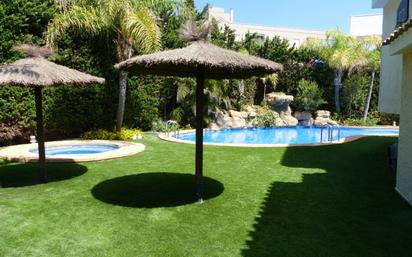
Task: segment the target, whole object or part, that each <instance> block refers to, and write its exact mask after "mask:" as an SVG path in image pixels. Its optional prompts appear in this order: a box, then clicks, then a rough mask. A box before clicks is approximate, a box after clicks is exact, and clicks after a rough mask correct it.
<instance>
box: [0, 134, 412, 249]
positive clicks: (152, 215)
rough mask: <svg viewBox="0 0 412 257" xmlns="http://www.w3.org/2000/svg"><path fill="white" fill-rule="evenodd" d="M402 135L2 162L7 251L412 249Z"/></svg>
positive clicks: (0, 233) (2, 238)
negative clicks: (396, 152) (196, 200)
mask: <svg viewBox="0 0 412 257" xmlns="http://www.w3.org/2000/svg"><path fill="white" fill-rule="evenodd" d="M395 140H396V138H378V137H373V138H365V139H362V140H359V141H356V142H352V143H348V144H343V145H337V146H324V147H305V148H249V149H247V148H227V147H206V148H205V161H204V163H205V176H206V177H207V179H206V186H205V190H206V192H207V195H206V198H207V200H206V201H205V203H204V204H202V205H197V204H191V201H192V196H193V191H194V190H193V182H194V177H193V176H192V174H193V170H194V146H192V145H184V144H176V143H169V142H163V141H160V140H158V139H155V138H148V139H145V140H144V141H143V142H144V144H145V145H146V147H147V148H146V151H144V152H143V153H141V154H138V155H136V156H132V157H126V158H121V159H116V160H109V161H102V162H94V163H84V164H65V165H61V164H60V165H50V166H49V170H50V180H51V181H52V182H50V183H48V184H40V185H33V184H32V182H33V181H35V179H36V166H35V165H22V164H10V163H6V162H1V161H0V179H1V184H2V186H3V188H0V256H7V257H8V256H24V257H27V256H36V257H39V256H53V257H55V256H76V257H78V256H88V257H91V256H116V257H119V256H144V257H149V256H161V257H166V256H176V257H182V256H205V257H212V256H219V257H222V256H250V257H252V256H253V257H255V256H257V257H259V256H271V257H273V256H279V257H288V256H299V257H308V256H309V257H310V256H316V257H320V256H325V257H334V256H342V257H351V256H359V257H379V256H396V257H401V256H408V257H409V256H411V252H412V243H411V242H412V208H411V207H410V206H408V205H407V204H406V203H404V202H403V201H402V200H401V199H400V198H399V197H398V195H397V194H396V193H395V192H394V190H393V187H394V176H393V174H391V172H389V168H388V164H387V162H386V160H387V158H386V147H387V146H388V145H389V144H391V143H392V142H394V141H395Z"/></svg>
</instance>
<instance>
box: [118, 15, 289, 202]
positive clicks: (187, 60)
mask: <svg viewBox="0 0 412 257" xmlns="http://www.w3.org/2000/svg"><path fill="white" fill-rule="evenodd" d="M210 28H211V27H210V25H209V24H205V25H204V26H203V27H202V28H200V29H199V28H197V26H196V24H195V23H194V22H193V21H189V22H187V23H186V24H185V26H184V28H183V30H182V31H181V37H182V38H183V39H186V40H190V41H192V43H191V44H190V45H189V46H187V47H185V48H180V49H174V50H168V51H163V52H158V53H154V54H150V55H142V56H137V57H133V58H131V59H128V60H126V61H124V62H121V63H118V64H116V65H115V68H116V69H122V70H127V71H130V72H132V73H135V74H153V75H163V76H180V77H196V185H197V187H196V190H197V191H196V197H197V201H198V202H202V201H203V200H202V189H203V107H204V100H203V96H204V80H205V79H206V78H207V79H230V78H232V79H244V78H248V77H252V76H263V75H266V74H272V73H275V72H278V71H281V70H282V68H283V66H282V65H281V64H278V63H275V62H272V61H268V60H265V59H261V58H257V57H253V56H249V55H244V54H240V53H237V52H234V51H231V50H227V49H223V48H220V47H217V46H215V45H213V44H210V43H209V42H208V37H209V34H210Z"/></svg>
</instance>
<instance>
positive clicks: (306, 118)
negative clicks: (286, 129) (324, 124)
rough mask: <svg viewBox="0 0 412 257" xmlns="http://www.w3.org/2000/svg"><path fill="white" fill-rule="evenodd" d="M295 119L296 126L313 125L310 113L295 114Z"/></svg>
mask: <svg viewBox="0 0 412 257" xmlns="http://www.w3.org/2000/svg"><path fill="white" fill-rule="evenodd" d="M295 118H296V119H297V120H298V122H299V123H298V125H300V126H306V127H310V126H312V125H313V123H314V119H313V118H312V114H311V113H310V112H305V111H303V112H295Z"/></svg>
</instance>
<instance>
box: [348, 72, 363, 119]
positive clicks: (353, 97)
mask: <svg viewBox="0 0 412 257" xmlns="http://www.w3.org/2000/svg"><path fill="white" fill-rule="evenodd" d="M368 84H369V79H368V77H367V76H366V75H365V74H362V73H358V74H355V75H352V76H350V77H348V78H347V79H346V80H345V81H344V82H343V89H342V100H343V101H342V103H343V108H344V110H345V111H346V113H347V114H348V115H349V116H351V117H352V116H355V115H361V114H362V113H363V108H364V105H365V99H366V95H367V91H368Z"/></svg>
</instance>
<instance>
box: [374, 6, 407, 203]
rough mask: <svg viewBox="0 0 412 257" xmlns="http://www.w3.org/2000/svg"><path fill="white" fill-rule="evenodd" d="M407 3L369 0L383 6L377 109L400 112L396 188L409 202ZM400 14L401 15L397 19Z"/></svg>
mask: <svg viewBox="0 0 412 257" xmlns="http://www.w3.org/2000/svg"><path fill="white" fill-rule="evenodd" d="M408 3H409V0H372V6H373V7H374V8H383V34H382V39H383V46H382V57H381V58H382V65H381V83H380V91H379V110H380V111H381V112H388V113H398V114H400V130H399V146H398V164H397V165H398V167H397V174H396V188H395V189H396V191H397V192H398V193H399V194H400V195H401V196H402V197H403V198H404V199H405V200H406V201H407V202H409V203H410V204H412V157H411V152H412V100H411V99H412V72H411V70H412V51H411V49H412V19H411V18H410V17H408V16H409V15H408V14H412V4H411V5H409V4H408ZM408 5H409V8H408ZM399 17H403V18H404V19H403V20H402V21H400V22H398V18H399ZM398 25H400V26H398Z"/></svg>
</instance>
